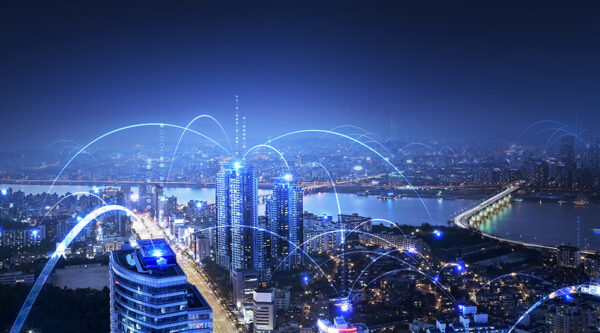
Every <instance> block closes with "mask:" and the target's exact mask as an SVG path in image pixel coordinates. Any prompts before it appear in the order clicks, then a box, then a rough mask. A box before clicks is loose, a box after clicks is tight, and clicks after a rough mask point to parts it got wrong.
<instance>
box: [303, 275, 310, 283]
mask: <svg viewBox="0 0 600 333" xmlns="http://www.w3.org/2000/svg"><path fill="white" fill-rule="evenodd" d="M308 281H309V278H308V275H304V276H303V277H302V282H304V283H305V284H306V283H308Z"/></svg>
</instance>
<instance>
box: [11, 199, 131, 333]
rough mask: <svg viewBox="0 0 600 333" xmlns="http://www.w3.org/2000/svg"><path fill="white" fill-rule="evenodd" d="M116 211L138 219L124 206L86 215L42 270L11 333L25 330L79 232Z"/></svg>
mask: <svg viewBox="0 0 600 333" xmlns="http://www.w3.org/2000/svg"><path fill="white" fill-rule="evenodd" d="M115 210H118V211H123V212H125V213H127V214H128V215H130V216H133V217H135V218H136V219H137V216H136V215H135V214H134V213H133V212H132V211H130V210H129V209H127V208H125V207H123V206H119V205H107V206H102V207H100V208H97V209H96V210H94V211H92V212H91V213H89V214H88V215H86V216H85V217H84V218H83V219H81V221H79V222H77V224H76V225H75V227H73V229H71V231H69V233H68V234H67V236H66V237H65V239H63V241H62V242H60V243H59V244H58V246H57V247H56V251H54V252H53V253H52V256H51V257H50V260H48V262H47V263H46V265H45V266H44V268H43V269H42V272H41V273H40V276H38V278H37V280H36V281H35V283H34V284H33V287H32V288H31V290H30V291H29V294H28V295H27V298H26V299H25V303H24V304H23V306H22V307H21V310H20V311H19V314H18V315H17V319H15V322H14V324H13V326H12V329H11V330H10V332H11V333H19V332H21V329H22V328H23V324H24V323H25V319H27V315H29V311H31V307H32V306H33V303H35V300H36V298H37V297H38V295H39V293H40V291H41V290H42V287H43V286H44V283H45V282H46V280H47V279H48V276H49V275H50V273H52V269H53V268H54V265H56V262H58V259H59V258H60V256H61V255H64V253H65V250H66V249H67V247H68V246H69V245H70V244H71V242H72V241H73V239H75V237H77V235H78V234H79V232H81V230H83V228H85V227H86V226H87V225H88V224H89V223H90V222H92V221H93V220H95V219H96V218H97V217H98V216H100V215H102V214H104V213H107V212H110V211H115Z"/></svg>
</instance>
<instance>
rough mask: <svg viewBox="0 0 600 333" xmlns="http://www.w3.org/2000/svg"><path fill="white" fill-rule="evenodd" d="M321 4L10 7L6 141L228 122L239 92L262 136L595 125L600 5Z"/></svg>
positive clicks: (4, 69)
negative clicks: (195, 121) (346, 128)
mask: <svg viewBox="0 0 600 333" xmlns="http://www.w3.org/2000/svg"><path fill="white" fill-rule="evenodd" d="M323 2H325V1H315V2H311V1H308V2H307V1H298V2H288V1H280V2H273V3H266V2H264V3H260V2H251V1H244V2H218V1H214V2H206V1H204V2H203V1H189V2H185V1H180V2H177V3H175V2H166V1H164V2H162V3H159V2H153V1H116V2H94V3H92V1H78V2H68V3H67V2H52V3H50V2H48V1H40V2H28V1H25V2H17V1H15V2H13V3H12V4H11V3H4V4H3V5H2V7H3V8H2V10H0V16H1V22H0V43H1V45H2V51H1V52H0V78H1V79H0V109H1V110H2V135H1V137H0V138H1V143H0V148H2V149H9V148H10V147H11V146H16V147H29V146H36V145H37V146H45V145H46V144H47V143H49V142H51V141H53V140H56V139H58V138H59V137H60V136H61V131H63V133H64V135H65V137H67V138H69V139H75V140H77V141H80V142H86V141H89V140H90V139H92V138H94V137H96V136H98V135H100V134H102V133H103V132H105V131H107V130H110V129H112V128H115V127H119V126H123V125H127V124H131V123H137V122H144V121H164V122H170V123H175V124H185V123H186V122H187V121H188V120H189V119H191V118H193V117H194V116H195V115H197V114H200V113H210V114H212V115H214V116H215V117H217V118H218V119H220V120H221V121H222V122H223V123H224V125H225V126H226V127H228V128H229V129H231V126H232V124H231V123H232V118H233V111H232V110H233V96H234V95H235V94H239V95H240V99H241V103H240V105H241V108H242V111H243V112H244V113H245V114H246V115H247V116H248V126H249V135H250V137H251V139H254V140H256V141H262V139H263V138H265V137H266V136H267V135H277V134H280V133H283V132H285V131H288V130H295V129H302V128H322V129H327V128H331V127H334V126H336V125H341V124H355V125H360V126H363V127H365V128H367V129H369V130H373V131H376V132H378V133H379V134H381V135H382V136H384V137H388V136H389V135H390V134H389V133H390V131H389V119H390V114H392V113H393V114H394V115H395V118H396V119H398V124H397V127H398V129H399V132H400V135H399V136H400V137H402V138H404V137H405V134H406V135H408V136H409V138H411V139H413V138H414V139H420V140H426V139H467V140H474V139H480V138H483V139H486V140H496V139H510V138H512V137H515V136H518V135H519V133H520V132H521V130H523V129H524V128H525V127H526V126H527V125H528V124H529V123H531V122H533V121H536V120H539V119H555V120H559V121H563V122H569V123H573V122H574V120H575V112H576V111H577V110H579V114H580V118H581V119H582V120H583V123H584V124H583V126H584V127H587V128H591V129H592V130H594V131H596V130H597V129H598V127H599V126H598V124H599V122H600V112H599V111H598V110H600V107H599V106H600V63H599V62H600V20H599V19H598V17H600V8H599V5H597V4H598V2H588V3H586V2H577V3H573V2H566V1H565V2H563V3H562V4H558V3H553V4H549V3H548V1H543V2H527V1H515V2H509V1H496V2H490V1H470V2H461V1H440V2H426V1H391V2H386V1H364V2H362V3H358V2H350V1H329V2H327V3H326V4H324V3H323ZM594 3H596V4H594ZM202 126H205V125H200V126H198V127H197V128H199V129H201V128H202ZM596 133H597V132H596Z"/></svg>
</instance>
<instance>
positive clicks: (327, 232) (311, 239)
mask: <svg viewBox="0 0 600 333" xmlns="http://www.w3.org/2000/svg"><path fill="white" fill-rule="evenodd" d="M339 232H340V231H339V230H329V231H325V232H322V233H320V234H318V235H315V236H313V237H311V238H309V239H307V240H305V241H304V242H303V243H302V244H300V247H302V246H304V245H305V244H306V243H309V242H311V241H313V240H315V239H317V238H319V237H323V236H325V235H328V234H334V233H339ZM352 232H358V233H361V234H366V235H369V236H371V237H375V238H377V239H379V240H381V241H383V242H387V243H388V244H389V245H390V246H391V247H394V243H392V242H390V241H388V240H387V239H385V238H382V237H379V236H376V235H375V234H372V233H370V232H366V231H362V230H353V231H352ZM349 234H350V233H348V235H349ZM291 255H292V253H290V254H288V255H287V257H285V258H283V259H281V260H280V261H279V264H278V265H277V267H275V269H274V270H273V273H271V275H273V274H274V273H275V272H276V271H277V270H278V269H279V267H281V264H282V263H283V262H285V261H286V260H287V258H289V257H290V256H291ZM313 262H314V263H315V265H317V266H319V265H318V264H317V263H316V262H315V261H313Z"/></svg>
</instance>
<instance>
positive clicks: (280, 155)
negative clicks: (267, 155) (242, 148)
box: [242, 144, 292, 173]
mask: <svg viewBox="0 0 600 333" xmlns="http://www.w3.org/2000/svg"><path fill="white" fill-rule="evenodd" d="M261 147H264V148H269V149H271V150H273V151H274V152H276V153H277V154H278V155H279V157H280V158H281V160H282V161H283V163H284V164H285V167H286V168H287V171H288V173H292V171H291V170H290V165H289V164H288V162H287V160H286V159H285V157H283V154H282V153H281V152H280V151H279V150H277V148H275V147H273V146H270V145H266V144H260V145H256V146H254V147H252V148H250V149H248V151H246V152H245V153H244V156H242V160H245V159H246V156H247V155H248V154H249V153H250V152H252V151H254V150H256V149H258V148H261Z"/></svg>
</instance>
